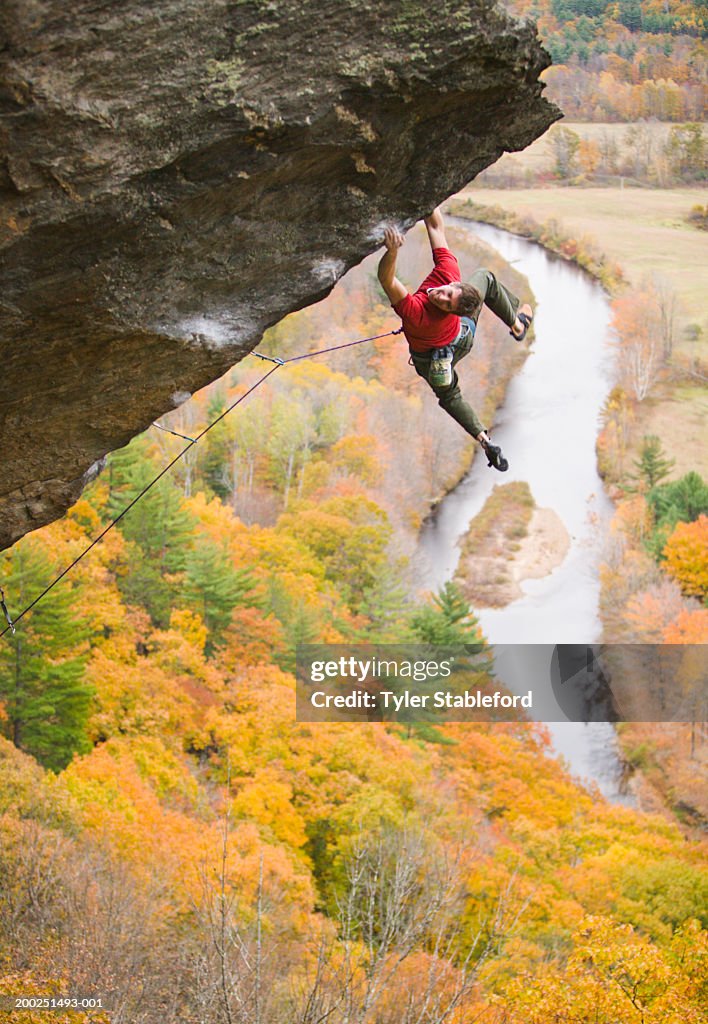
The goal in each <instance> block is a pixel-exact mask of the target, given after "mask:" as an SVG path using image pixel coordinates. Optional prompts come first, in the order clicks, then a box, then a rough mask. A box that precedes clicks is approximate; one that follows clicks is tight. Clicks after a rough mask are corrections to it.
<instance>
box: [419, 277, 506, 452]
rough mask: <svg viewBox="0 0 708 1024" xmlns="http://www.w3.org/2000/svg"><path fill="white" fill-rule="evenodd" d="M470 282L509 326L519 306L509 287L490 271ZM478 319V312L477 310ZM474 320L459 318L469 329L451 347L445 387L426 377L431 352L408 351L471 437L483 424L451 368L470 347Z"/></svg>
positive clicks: (479, 430) (450, 411)
mask: <svg viewBox="0 0 708 1024" xmlns="http://www.w3.org/2000/svg"><path fill="white" fill-rule="evenodd" d="M470 284H471V285H474V287H475V288H476V289H477V291H478V292H479V294H480V295H481V296H482V301H483V303H484V305H485V306H488V307H489V308H490V309H491V311H492V312H493V313H495V314H496V315H497V316H498V317H499V319H500V320H502V321H503V322H504V323H505V324H506V325H507V326H508V327H511V325H512V324H513V323H514V321H515V320H516V311H517V309H518V308H519V300H518V299H517V297H516V296H515V295H512V293H511V292H510V291H509V290H508V288H505V287H504V285H503V284H501V283H500V282H499V281H497V279H496V277H495V276H494V274H493V273H492V272H491V270H482V269H480V270H475V272H474V274H473V275H472V277H471V278H470ZM480 312H481V310H480ZM478 318H479V313H477V319H478ZM477 319H474V320H473V319H470V318H469V317H466V316H463V317H461V320H462V330H463V335H464V328H465V326H467V327H468V331H467V334H466V335H465V336H463V337H462V338H459V339H458V340H457V341H456V342H455V343H454V344H453V346H452V353H453V354H452V366H453V370H452V383H450V384H448V385H447V387H442V388H436V387H433V385H432V384H430V381H429V379H428V378H429V375H430V361H431V359H432V355H433V353H432V352H413V351H411V362H412V363H413V366H414V367H415V371H416V373H417V374H418V375H419V376H421V377H423V378H425V380H426V381H428V383H429V384H430V387H431V388H432V389H433V391H434V392H435V394H436V396H437V399H438V404H439V405H440V407H441V408H442V409H444V410H445V412H446V413H447V414H448V415H449V416H452V418H453V420H456V422H457V423H459V424H460V426H461V427H462V428H463V429H464V430H466V431H467V433H468V434H471V435H472V437H477V436H478V435H479V434H481V433H482V431H483V430H484V427H483V426H482V423H481V422H480V420H479V419H478V417H477V413H476V412H475V411H474V409H473V408H472V406H471V405H470V404H469V403H468V402H466V401H465V399H464V398H463V397H462V393H461V391H460V381H459V378H458V376H457V373H456V371H455V369H454V367H455V364H456V363H459V361H460V359H462V358H463V357H464V356H466V355H467V353H468V352H469V351H470V350H471V348H472V345H473V343H474V332H475V328H476V326H477Z"/></svg>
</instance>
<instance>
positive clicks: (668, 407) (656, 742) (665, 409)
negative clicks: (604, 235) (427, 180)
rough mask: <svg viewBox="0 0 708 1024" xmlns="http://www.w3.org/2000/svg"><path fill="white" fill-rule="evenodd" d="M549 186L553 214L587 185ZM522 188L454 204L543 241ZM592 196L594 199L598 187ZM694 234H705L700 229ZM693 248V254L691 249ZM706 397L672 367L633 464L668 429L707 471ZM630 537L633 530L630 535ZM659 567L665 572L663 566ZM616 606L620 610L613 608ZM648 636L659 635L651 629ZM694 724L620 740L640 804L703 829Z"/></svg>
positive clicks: (648, 411) (643, 409)
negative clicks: (691, 735) (690, 731)
mask: <svg viewBox="0 0 708 1024" xmlns="http://www.w3.org/2000/svg"><path fill="white" fill-rule="evenodd" d="M536 191H538V190H535V191H534V193H533V194H534V196H535V194H536ZM542 191H545V192H546V195H545V197H544V198H545V202H546V203H547V204H548V203H553V211H552V212H553V215H554V216H555V215H556V214H557V212H558V206H559V204H557V203H556V201H555V200H556V199H557V197H558V195H559V194H562V195H565V194H566V193H567V192H570V191H573V192H574V195H573V197H572V200H573V202H578V196H579V193H580V190H558V189H555V190H542ZM594 191H597V190H593V192H594ZM520 195H521V193H519V192H508V193H503V194H502V196H503V198H504V199H505V200H506V208H502V207H501V206H498V207H495V208H492V209H491V210H490V209H489V208H487V209H486V212H485V211H480V208H479V205H478V204H476V205H475V206H474V207H467V210H466V211H465V204H459V205H456V207H455V212H456V213H457V214H460V215H462V216H471V217H474V218H480V217H481V219H482V220H483V221H486V222H488V223H489V222H492V223H495V224H496V223H499V222H501V223H502V224H504V225H505V226H506V227H507V228H510V229H512V230H513V229H514V227H515V226H516V227H517V228H521V230H520V231H519V233H520V234H522V235H526V236H529V235H532V236H533V237H535V239H536V240H537V241H538V242H539V243H541V244H542V245H544V238H543V234H544V231H543V228H542V226H541V225H538V224H537V223H536V228H535V230H534V231H532V232H530V231H528V230H524V224H523V221H524V218H526V217H527V216H528V214H525V213H524V212H523V210H524V207H523V204H520V203H519V197H520ZM527 195H528V194H527ZM585 195H586V198H588V194H587V193H585ZM646 195H647V193H646V192H643V193H642V198H643V199H644V198H645V197H646ZM488 196H490V193H489V191H488V190H485V192H484V197H485V199H486V198H487V197H488ZM497 197H498V193H495V198H497ZM589 198H590V199H592V195H590V197H589ZM665 201H666V197H664V198H663V200H662V202H665ZM674 201H675V200H674ZM512 203H514V204H515V206H514V208H513V209H511V208H509V207H510V206H511V204H512ZM535 212H536V214H537V215H541V213H542V212H548V207H546V209H545V210H544V208H543V205H542V204H541V207H540V210H539V209H538V208H535ZM587 215H588V212H587V211H586V213H585V216H587ZM615 217H616V218H617V219H618V220H619V219H620V217H619V211H616V212H615ZM625 230H626V229H625ZM671 230H681V232H684V231H685V230H688V229H685V228H683V227H681V228H677V227H676V226H675V225H674V226H673V227H672V228H671ZM552 231H553V232H554V233H555V234H556V237H557V238H558V237H559V238H560V240H561V244H562V245H564V248H565V251H559V249H558V248H556V249H555V250H554V249H553V247H552V246H548V245H545V247H546V248H550V249H552V251H556V252H557V253H558V255H561V256H562V257H563V258H564V259H566V260H569V261H572V262H577V259H576V258H575V255H576V254H574V253H573V247H572V246H571V245H568V244H567V243H568V242H569V240H570V235H569V233H568V232H564V231H563V230H562V229H560V228H559V225H558V222H557V221H554V223H553V225H552ZM550 233H552V232H549V231H548V230H546V231H545V234H546V235H548V234H550ZM695 234H696V235H699V233H698V232H696V233H695ZM699 237H700V236H699ZM694 241H695V239H694ZM702 244H703V246H705V236H703V237H702ZM636 245H637V242H636V239H633V240H632V241H631V244H630V245H629V249H630V250H631V251H635V248H636ZM581 248H582V247H581ZM590 249H591V251H592V249H593V247H590ZM594 251H595V252H597V251H599V250H598V249H595V250H594ZM688 255H689V256H690V250H689V254H688ZM672 258H674V259H677V258H678V256H677V254H675V253H674V254H673V256H672ZM642 259H643V260H650V259H651V254H650V253H644V254H642ZM603 265H606V263H605V262H604V261H601V262H600V264H599V266H600V268H602V266H603ZM585 269H586V270H588V271H589V272H590V273H594V276H595V277H596V278H598V279H601V278H602V274H601V273H598V272H597V269H598V268H597V267H595V268H593V267H592V266H587V265H586V266H585ZM623 269H624V268H623ZM687 269H688V270H689V271H691V273H693V272H694V271H695V275H694V276H695V277H696V278H698V279H701V280H704V279H705V278H706V276H708V271H707V270H706V266H705V265H703V266H702V267H700V269H699V268H697V267H692V266H690V263H689V262H688V259H687ZM636 272H637V266H636V265H634V266H633V267H632V273H633V274H634V273H636ZM627 276H628V277H630V278H631V276H632V275H631V274H627ZM690 277H691V274H686V275H685V280H683V282H682V287H683V294H684V296H688V297H689V300H691V296H692V295H693V289H694V287H695V284H694V283H693V282H692V281H690V280H689V279H690ZM704 284H706V285H707V286H708V282H705V280H704ZM693 300H695V296H693ZM686 312H687V307H686V306H685V305H684V307H683V320H682V321H681V322H683V324H684V327H685V321H686ZM688 312H689V313H690V315H691V317H692V318H693V317H697V316H701V315H704V311H703V308H702V307H700V309H699V306H698V304H697V303H696V304H695V305H692V306H689V308H688ZM691 322H692V323H695V321H694V320H693V319H691ZM694 333H697V335H698V337H699V338H700V336H701V331H700V329H699V330H698V331H697V332H694ZM689 348H690V342H689V341H688V340H687V337H686V335H685V332H684V335H683V336H681V339H680V340H679V341H677V344H676V346H675V352H677V353H678V357H679V359H680V357H681V353H682V352H683V353H685V352H686V351H687V350H688V349H689ZM698 350H699V347H696V346H694V348H693V352H694V353H697V352H698ZM674 369H675V367H674ZM704 401H705V388H704V387H702V386H700V385H699V384H697V383H691V382H687V381H686V380H685V379H683V378H682V375H681V374H680V372H679V373H676V372H674V373H671V374H667V375H666V377H665V379H664V380H663V381H662V382H661V384H660V386H659V387H658V388H657V389H656V391H655V393H654V394H653V395H652V396H650V397H649V398H648V399H646V400H645V401H644V402H643V403H638V404H637V405H636V406H634V407H633V410H632V413H633V418H632V420H631V421H630V422H629V424H628V428H629V430H628V435H629V436H628V437H627V438H626V441H627V449H626V452H625V456H624V465H625V467H626V472H631V471H632V470H633V467H634V462H635V461H636V458H637V455H638V449H639V446H640V444H641V440H642V438H643V437H644V436H645V435H646V434H648V433H655V434H656V435H657V436H659V437H661V439H662V445H663V448H664V450H665V452H666V454H667V455H668V456H669V457H671V458H673V459H674V460H675V465H674V469H673V472H672V473H671V477H672V478H678V477H681V476H683V475H684V474H685V473H686V472H688V471H689V470H697V471H698V472H699V473H701V475H703V476H705V475H708V452H707V451H706V448H705V445H704V444H703V442H702V435H703V429H704V426H703V425H704V416H703V415H702V413H701V410H700V408H699V403H701V402H704ZM625 482H626V481H625ZM619 495H620V492H619V491H617V492H616V496H619ZM627 537H628V538H629V535H627ZM630 546H631V544H630ZM655 571H657V572H658V570H655ZM611 575H612V574H611V572H605V573H604V574H603V595H602V599H603V605H604V606H605V608H607V605H608V604H612V602H608V601H607V598H606V594H607V592H608V586H609V583H608V580H609V579H610V578H611ZM620 575H623V572H620ZM647 585H649V584H647ZM641 589H642V587H641V586H640V585H639V583H637V584H636V586H635V590H636V591H637V593H636V594H634V597H638V596H639V593H640V591H641ZM632 597H633V594H632V593H628V595H627V599H628V600H632ZM606 613H607V612H606V611H605V614H606ZM616 613H617V611H615V612H614V613H613V614H616ZM636 639H637V638H635V642H636ZM639 639H641V638H639ZM644 639H645V640H647V639H652V638H651V637H644ZM658 642H661V636H659V637H658ZM687 728H689V727H687V726H680V725H667V726H665V727H664V728H663V729H662V730H661V735H660V737H658V739H657V737H656V736H655V735H654V733H653V732H652V726H650V725H641V726H640V725H635V726H632V727H631V728H629V727H628V728H627V729H626V730H625V731H624V732H622V733H621V734H620V737H619V740H620V744H621V747H622V749H623V755H624V756H625V757H626V759H627V761H628V763H629V764H631V766H632V769H633V771H634V772H635V779H634V783H633V788H634V790H635V792H636V793H637V796H638V798H639V800H640V804H641V806H642V807H644V808H645V809H648V810H656V809H657V807H658V806H659V805H662V806H663V808H664V809H665V811H666V812H667V813H670V814H671V815H672V816H675V818H677V819H678V820H679V821H680V822H681V823H682V825H683V826H684V827H686V828H688V829H690V830H692V831H694V832H695V830H700V829H701V828H703V827H704V826H705V820H706V818H705V807H704V806H703V803H702V801H701V799H700V796H699V795H698V794H697V793H696V792H695V787H692V786H690V785H687V782H690V780H691V779H692V778H693V776H694V774H695V770H696V768H697V766H698V765H701V764H704V763H705V750H704V749H702V748H701V746H700V745H701V743H703V746H705V743H704V741H703V737H702V735H700V734H699V735H698V739H697V741H696V742H693V743H692V744H691V745H690V750H691V754H690V756H689V754H688V753H687V751H688V749H689V747H688V746H687V745H686V737H685V735H684V733H685V732H686V729H687ZM637 750H639V752H640V756H639V757H637V756H635V754H636V751H637Z"/></svg>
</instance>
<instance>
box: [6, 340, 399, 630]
mask: <svg viewBox="0 0 708 1024" xmlns="http://www.w3.org/2000/svg"><path fill="white" fill-rule="evenodd" d="M402 330H403V328H402V327H398V328H397V329H396V330H394V331H386V332H385V333H384V334H374V335H372V336H371V337H370V338H359V339H358V340H357V341H348V342H347V343H346V344H344V345H333V346H332V347H331V348H321V349H318V350H317V351H315V352H306V353H305V354H304V355H300V356H291V357H290V359H278V358H277V357H275V356H266V355H263V354H262V353H261V352H252V353H251V355H254V356H257V357H258V358H259V359H265V360H268V361H269V362H271V363H275V366H273V368H272V369H271V370H268V372H267V373H264V374H263V376H262V377H259V379H258V380H257V381H256V383H255V384H253V385H252V386H251V387H250V388H249V389H248V391H245V392H244V393H243V394H242V395H241V396H240V397H239V398H237V399H236V401H235V402H233V403H232V404H231V405H230V406H229V407H228V409H224V411H223V412H222V413H221V414H220V415H219V416H217V417H216V419H215V420H212V421H211V423H208V424H207V425H206V427H204V430H202V432H201V433H200V434H197V436H196V437H194V438H191V437H186V436H185V435H184V434H178V433H177V432H176V431H174V430H169V429H168V428H167V427H161V426H160V424H159V423H153V426H154V427H157V428H158V430H164V431H165V432H166V433H168V434H174V436H175V437H181V438H182V439H183V440H184V441H188V442H189V444H188V445H187V447H186V448H183V449H182V451H181V452H179V454H178V455H176V456H175V457H174V459H172V461H171V462H170V463H168V465H167V466H165V468H164V469H162V470H161V471H160V472H159V473H158V474H157V476H156V477H155V478H154V479H153V480H151V481H150V483H149V484H147V485H146V486H145V487H143V489H142V491H140V493H139V494H137V495H136V496H135V497H134V498H133V500H132V501H131V502H130V504H128V505H126V506H125V508H124V509H123V510H122V512H119V513H118V515H117V516H116V517H115V519H112V520H111V521H110V522H109V523H108V525H107V526H106V527H105V529H103V530H102V531H101V532H100V533H99V535H98V537H96V538H94V540H92V541H91V543H90V544H89V545H88V547H86V548H84V550H83V551H82V552H81V553H80V554H79V555H77V557H76V558H75V559H74V561H73V562H71V564H70V565H67V567H66V568H65V569H63V570H62V571H61V572H60V573H59V575H58V576H57V577H56V579H54V580H52V582H51V583H50V584H49V585H48V586H47V587H45V588H44V590H43V591H42V593H41V594H39V595H38V596H37V597H35V599H34V601H32V602H31V603H30V604H28V605H27V607H26V608H23V610H22V611H21V612H20V613H19V615H17V616H16V618H14V619H12V618H10V613H9V612H8V609H7V605H6V604H5V594H4V592H3V590H2V587H0V609H2V612H3V614H4V615H5V618H6V619H7V623H8V625H7V626H6V627H5V629H3V631H2V633H0V637H2V636H5V634H6V633H7V632H8V631H9V630H12V632H13V633H14V632H15V625H16V624H17V623H18V622H19V621H20V619H22V618H24V616H25V615H26V614H27V613H28V612H29V611H31V610H32V608H34V606H35V605H36V604H38V603H39V602H40V601H41V600H42V598H43V597H46V595H47V594H48V593H49V591H50V590H52V589H53V588H54V587H56V585H57V583H59V582H60V581H61V580H63V579H64V577H65V576H66V575H67V574H68V573H69V572H71V570H72V569H73V568H74V566H75V565H78V563H79V562H80V561H81V559H82V558H85V557H86V555H87V554H88V553H89V551H91V550H92V548H95V547H96V545H97V544H98V543H99V542H100V541H101V540H103V538H104V537H105V536H106V534H107V533H108V532H109V531H110V530H112V529H113V527H114V526H115V525H116V524H117V523H119V522H120V521H121V519H122V518H123V516H125V515H126V514H127V513H128V512H130V510H131V508H133V507H134V506H135V505H137V503H138V502H139V501H140V500H141V499H142V498H144V497H145V495H146V494H147V493H148V491H149V490H150V489H151V488H152V487H154V486H155V484H156V483H157V482H158V481H159V480H161V479H162V477H163V476H164V475H165V474H166V473H169V471H170V470H171V469H172V467H173V466H174V465H175V463H177V462H179V461H180V459H181V458H182V457H183V456H184V455H186V454H187V452H188V451H189V450H190V449H191V448H193V447H194V445H195V444H197V443H198V442H199V441H201V439H202V438H203V437H204V435H205V434H207V433H208V432H209V431H210V430H211V429H212V427H215V426H216V425H217V423H220V422H221V420H223V419H224V417H225V416H228V415H229V413H230V412H232V411H233V410H234V409H235V408H236V406H237V405H240V404H241V402H243V401H244V399H246V398H248V396H249V395H252V394H253V392H254V391H255V390H256V389H257V388H259V387H260V386H261V384H262V383H263V382H264V381H266V380H267V379H268V378H269V377H270V376H271V375H272V374H274V373H275V371H276V370H279V369H280V367H281V366H285V365H286V364H287V363H297V362H299V361H300V360H301V359H312V357H313V356H321V355H324V354H325V353H326V352H337V351H338V350H339V349H343V348H352V347H353V346H354V345H364V344H365V343H366V342H368V341H378V340H379V339H380V338H388V337H389V336H390V335H392V334H400V333H401V331H402Z"/></svg>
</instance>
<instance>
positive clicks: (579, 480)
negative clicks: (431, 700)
mask: <svg viewBox="0 0 708 1024" xmlns="http://www.w3.org/2000/svg"><path fill="white" fill-rule="evenodd" d="M450 224H451V226H452V225H454V227H455V229H456V230H464V231H467V232H470V233H472V234H473V235H474V236H475V237H477V238H480V239H481V240H482V241H484V242H486V243H487V244H489V245H491V246H492V247H493V248H495V249H496V250H497V251H498V252H499V253H500V254H501V255H502V256H503V257H504V258H505V259H506V260H507V261H509V262H510V263H513V264H514V267H515V269H516V270H518V271H519V272H520V273H522V274H525V275H526V277H527V278H528V280H529V283H530V285H531V288H532V290H533V292H534V294H535V296H536V301H537V307H536V311H535V329H536V340H535V342H534V344H533V346H532V349H531V354H530V355H529V357H528V359H527V360H526V363H525V365H524V367H523V368H522V370H521V371H520V372H519V373H518V374H517V375H516V376H515V377H514V379H513V380H512V381H511V383H510V385H509V388H508V390H507V394H506V399H505V401H504V404H503V406H502V407H501V408H500V409H499V410H498V412H497V417H496V421H495V423H494V425H493V427H494V429H493V440H494V441H495V442H496V443H497V444H500V445H501V447H502V450H503V452H504V454H505V455H506V457H507V458H508V460H509V463H510V468H509V471H508V472H507V473H505V474H504V475H503V476H502V475H500V474H498V473H496V472H495V471H493V470H491V469H489V468H488V467H487V464H486V460H484V459H482V458H476V459H475V461H474V465H473V466H472V469H471V470H470V472H469V473H468V474H467V476H465V478H464V479H463V480H462V481H461V483H460V484H459V485H458V486H457V487H456V488H455V489H454V490H453V491H452V492H450V494H448V495H447V496H446V497H445V499H444V500H443V501H442V502H441V503H440V505H439V506H438V508H437V509H436V512H435V514H434V515H433V516H432V517H431V518H430V519H429V520H428V521H427V522H426V524H425V526H424V528H423V530H422V532H421V536H420V548H419V559H420V565H421V572H422V573H423V576H424V579H425V582H426V584H427V585H428V586H429V587H430V588H431V589H437V588H438V587H439V586H440V585H441V584H442V583H444V582H445V581H446V580H448V579H450V578H451V577H452V575H453V573H454V571H455V568H456V566H457V561H458V558H459V547H458V542H459V540H460V538H461V537H462V536H463V535H464V533H465V532H466V530H467V527H468V524H469V522H470V520H471V519H472V518H473V517H474V516H475V515H476V514H477V513H478V512H479V511H480V509H481V508H482V506H483V504H484V502H485V500H486V498H487V497H488V496H489V494H490V492H491V490H492V488H493V486H494V485H495V484H498V483H502V482H503V483H506V482H508V481H510V480H526V481H527V483H528V484H529V487H530V488H531V493H532V494H533V496H534V498H535V500H536V503H537V505H538V506H539V507H540V508H553V509H554V510H555V511H556V512H557V514H558V515H559V516H560V518H561V519H562V521H563V523H564V524H565V526H566V529H567V530H568V533H569V535H570V538H571V546H570V550H569V552H568V555H567V556H566V558H565V560H564V562H563V564H562V565H560V566H559V567H558V568H557V569H556V570H555V571H554V572H552V573H551V574H550V575H548V576H546V577H545V578H544V579H540V580H529V581H527V582H526V583H524V584H523V585H522V587H523V590H524V596H523V597H522V598H519V599H518V600H516V601H514V602H512V603H511V604H509V605H507V606H506V607H505V608H502V609H480V610H479V611H478V613H477V614H478V616H479V619H480V623H481V625H482V629H483V631H484V633H485V635H486V636H487V638H488V640H489V641H490V643H492V644H522V643H524V644H557V643H579V644H587V643H596V642H597V641H598V639H599V636H600V628H601V627H600V620H599V614H598V596H599V580H598V575H597V569H598V563H599V560H600V554H601V546H602V541H603V538H604V536H605V534H606V526H607V522H608V519H609V517H610V515H611V511H612V506H611V503H610V501H609V499H608V498H607V496H606V495H605V493H604V490H603V487H602V481H601V480H600V478H599V476H598V474H597V468H596V459H595V440H596V437H597V432H598V417H599V414H600V410H601V408H602V405H603V403H604V400H605V398H606V396H607V393H608V391H609V389H610V387H611V380H610V354H609V352H608V349H607V347H606V345H605V337H606V334H607V327H608V321H609V304H608V302H607V299H606V297H605V294H604V292H603V291H602V289H601V287H600V286H599V285H598V284H597V283H596V282H595V281H594V280H593V279H592V278H590V277H589V276H588V275H586V274H585V273H584V272H583V271H581V270H579V269H578V268H577V267H575V266H574V265H573V264H571V263H568V262H566V261H564V260H561V259H559V258H557V257H555V256H553V255H552V254H549V253H547V252H546V250H544V249H543V248H542V247H541V246H539V245H537V244H536V243H533V242H529V241H527V240H526V239H523V238H519V237H517V236H515V235H511V234H509V233H508V232H506V231H501V230H499V229H498V228H494V227H491V226H489V225H486V224H478V223H471V222H469V221H466V220H463V219H461V218H450ZM492 315H493V314H492V313H491V312H489V311H488V310H485V312H484V313H483V314H482V316H483V317H489V316H492ZM509 343H510V344H513V342H512V340H511V338H510V339H509ZM473 360H474V349H473V350H472V353H471V355H470V356H468V357H467V364H468V365H469V363H470V362H472V364H473ZM467 372H469V370H468V371H467ZM548 729H549V731H550V733H551V736H552V740H553V744H554V747H555V750H556V752H557V754H559V755H561V756H562V757H563V758H565V760H566V762H567V764H568V767H569V769H570V771H571V773H572V774H573V775H574V776H575V777H576V778H578V779H579V780H585V781H588V782H590V783H592V784H595V785H596V786H597V787H598V788H599V790H600V791H601V792H602V794H603V795H604V796H606V797H607V798H608V799H610V800H612V801H614V802H620V803H625V804H631V803H632V797H631V796H630V795H629V794H626V793H623V792H622V786H621V777H622V770H621V766H620V761H619V757H618V753H617V737H616V734H615V731H614V728H613V726H612V725H610V724H609V723H604V722H594V723H587V724H586V723H582V722H567V721H566V722H554V723H548Z"/></svg>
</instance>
